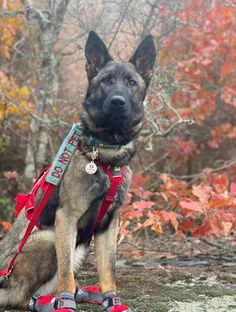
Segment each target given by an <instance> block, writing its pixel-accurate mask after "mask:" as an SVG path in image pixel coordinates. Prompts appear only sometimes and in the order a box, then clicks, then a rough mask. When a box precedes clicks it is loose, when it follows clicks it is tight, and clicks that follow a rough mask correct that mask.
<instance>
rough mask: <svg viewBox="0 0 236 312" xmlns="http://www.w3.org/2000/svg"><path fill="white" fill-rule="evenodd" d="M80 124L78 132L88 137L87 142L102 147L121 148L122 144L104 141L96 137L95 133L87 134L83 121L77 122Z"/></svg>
mask: <svg viewBox="0 0 236 312" xmlns="http://www.w3.org/2000/svg"><path fill="white" fill-rule="evenodd" d="M77 125H78V132H79V134H80V135H81V136H85V137H87V144H88V145H89V146H91V147H102V148H108V149H115V150H118V149H120V148H121V146H122V145H112V144H107V143H104V142H103V141H102V140H100V139H97V138H96V137H94V136H93V135H89V136H87V135H86V134H85V133H84V125H83V123H82V121H79V122H78V123H77Z"/></svg>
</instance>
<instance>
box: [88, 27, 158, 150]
mask: <svg viewBox="0 0 236 312" xmlns="http://www.w3.org/2000/svg"><path fill="white" fill-rule="evenodd" d="M85 55H86V59H87V64H86V70H87V75H88V80H89V87H88V91H87V96H86V99H85V101H84V109H85V114H84V116H86V118H85V117H84V119H85V122H86V124H87V125H88V126H89V128H90V130H91V131H92V132H94V134H95V135H97V136H99V137H100V138H101V139H103V140H104V141H105V142H107V143H110V144H127V143H128V142H129V141H131V140H132V139H133V137H134V136H135V135H136V134H137V133H138V132H139V131H140V130H141V128H142V122H143V115H144V109H143V100H144V98H145V95H146V91H147V88H148V85H149V82H150V79H151V76H152V70H153V67H154V63H155V58H156V50H155V46H154V42H153V38H152V36H150V35H149V36H147V37H146V38H145V39H144V40H143V41H142V42H141V44H140V45H139V47H138V48H137V50H136V52H135V53H134V55H133V56H132V57H131V59H130V60H129V61H128V62H114V61H113V59H112V58H111V56H110V54H109V52H108V50H107V48H106V46H105V44H104V43H103V41H102V40H101V38H99V36H98V35H97V34H96V33H94V32H90V34H89V37H88V40H87V43H86V47H85Z"/></svg>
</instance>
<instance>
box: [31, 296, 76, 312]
mask: <svg viewBox="0 0 236 312" xmlns="http://www.w3.org/2000/svg"><path fill="white" fill-rule="evenodd" d="M29 309H30V311H32V312H52V311H57V310H59V311H60V312H74V311H76V303H75V299H74V294H72V293H69V292H63V293H60V294H59V296H58V297H56V296H53V295H50V296H40V295H39V294H36V295H34V296H33V297H32V298H31V299H30V302H29Z"/></svg>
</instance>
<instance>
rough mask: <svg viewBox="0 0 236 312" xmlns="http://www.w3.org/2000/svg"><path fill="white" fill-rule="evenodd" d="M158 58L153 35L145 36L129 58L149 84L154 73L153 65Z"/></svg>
mask: <svg viewBox="0 0 236 312" xmlns="http://www.w3.org/2000/svg"><path fill="white" fill-rule="evenodd" d="M155 60H156V48H155V45H154V40H153V37H152V35H149V36H147V37H145V38H144V40H143V41H142V42H141V43H140V45H139V46H138V48H137V50H136V51H135V53H134V55H133V56H132V57H131V59H130V60H129V62H130V63H132V64H134V66H135V67H136V69H137V71H138V73H139V74H140V75H141V76H142V77H143V79H144V80H145V82H146V85H147V86H148V84H149V81H150V79H151V78H152V74H153V67H154V64H155Z"/></svg>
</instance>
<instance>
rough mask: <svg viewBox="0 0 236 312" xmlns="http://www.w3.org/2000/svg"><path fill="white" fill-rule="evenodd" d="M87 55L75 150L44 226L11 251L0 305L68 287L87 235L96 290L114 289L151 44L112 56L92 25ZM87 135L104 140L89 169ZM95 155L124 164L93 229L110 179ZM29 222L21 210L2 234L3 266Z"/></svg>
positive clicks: (81, 258)
mask: <svg viewBox="0 0 236 312" xmlns="http://www.w3.org/2000/svg"><path fill="white" fill-rule="evenodd" d="M85 56H86V60H87V64H86V71H87V76H88V81H89V85H88V89H87V94H86V97H85V100H84V103H83V108H84V110H83V113H82V115H81V122H82V124H83V127H84V135H83V136H82V137H81V145H80V150H78V151H76V152H75V154H74V156H73V158H72V160H71V162H70V164H69V166H68V168H67V170H66V172H65V174H64V177H63V180H62V182H61V185H60V187H59V188H57V190H56V191H55V192H54V195H53V197H52V198H51V199H50V201H49V202H48V204H47V206H46V207H45V210H44V211H43V214H42V215H41V217H40V224H41V226H42V229H41V230H38V229H37V228H35V229H34V230H33V232H32V234H31V236H30V237H29V239H28V241H27V243H26V245H25V246H24V248H23V250H22V251H21V253H20V254H19V256H18V257H17V260H16V262H15V265H14V269H13V272H12V274H11V275H10V278H9V279H8V280H7V281H4V282H2V284H1V285H0V306H12V307H22V308H26V307H27V306H28V302H29V299H30V298H31V296H32V295H33V294H34V293H39V294H41V295H45V294H54V293H57V294H60V293H63V292H68V293H72V294H74V293H75V291H76V283H75V277H74V276H75V274H77V272H78V270H79V268H80V266H81V264H82V263H83V261H84V260H85V258H86V255H87V252H88V247H89V243H90V241H91V238H92V236H94V242H95V255H96V262H97V271H98V277H99V283H100V288H101V293H102V294H106V293H109V292H113V293H114V292H115V291H116V285H115V260H116V239H117V233H118V223H119V222H118V221H119V211H120V208H121V206H122V204H123V203H124V201H125V198H126V195H127V192H128V186H129V183H130V179H131V170H130V169H129V167H128V166H127V165H128V163H129V161H130V159H131V158H132V157H133V155H134V153H135V147H134V139H135V138H136V137H137V135H138V133H139V132H140V130H141V129H142V126H143V117H144V107H143V101H144V98H145V95H146V92H147V88H148V85H149V82H150V79H151V76H152V72H153V67H154V63H155V58H156V51H155V46H154V41H153V38H152V36H151V35H149V36H147V37H146V38H144V40H143V41H142V42H141V44H140V45H139V46H138V48H137V50H136V52H135V53H134V55H133V56H132V57H131V59H130V60H129V61H124V62H115V61H113V59H112V58H111V56H110V54H109V52H108V50H107V48H106V46H105V44H104V43H103V41H102V40H101V38H100V37H99V36H98V35H97V34H96V33H95V32H93V31H92V32H90V33H89V37H88V39H87V42H86V47H85ZM90 136H92V137H94V138H96V139H99V140H100V141H101V142H103V143H104V145H101V146H99V147H98V156H97V158H96V160H95V163H96V164H97V167H98V168H97V171H96V173H94V174H88V173H87V172H86V171H85V166H86V165H87V164H88V163H89V162H90V161H91V155H92V148H91V146H89V145H88V138H89V137H90ZM107 145H109V147H107ZM100 163H102V164H109V165H111V166H124V165H125V166H127V168H126V171H125V176H124V180H123V182H122V184H121V185H120V186H119V188H118V191H117V193H116V198H115V202H114V203H113V204H111V206H110V207H109V210H108V212H107V213H106V215H105V216H104V218H103V219H102V221H101V222H100V224H99V225H98V227H97V228H96V230H95V232H94V233H92V234H91V228H92V225H93V223H94V221H95V219H96V216H97V214H98V209H99V207H100V206H101V203H102V201H103V197H104V194H106V192H107V190H108V189H109V186H110V185H109V184H110V180H109V178H108V176H107V174H106V173H105V172H104V171H103V170H102V168H101V166H100ZM27 222H28V220H27V219H26V217H25V212H24V211H22V212H21V213H20V215H19V216H18V218H17V219H16V220H15V222H14V225H13V227H12V229H11V230H10V231H9V233H8V234H7V235H6V236H5V237H4V239H3V240H2V242H1V245H0V266H1V269H4V268H6V266H7V264H8V263H9V261H10V259H11V257H12V255H13V254H14V252H15V250H16V246H18V243H19V241H20V239H21V238H22V235H23V233H24V231H25V228H26V227H27ZM105 311H108V312H109V311H115V310H110V309H105ZM117 311H118V310H117ZM119 311H126V310H119ZM127 311H130V310H127Z"/></svg>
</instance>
